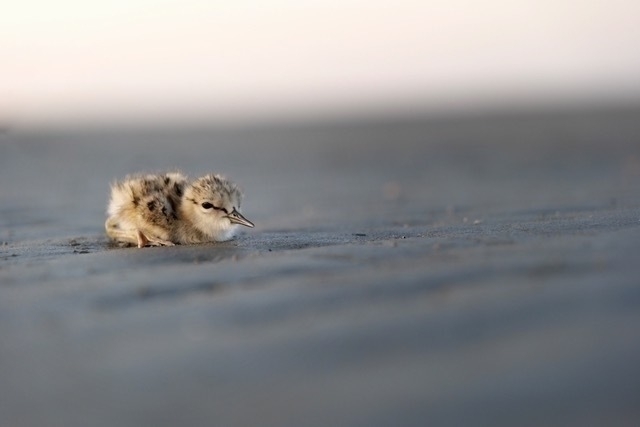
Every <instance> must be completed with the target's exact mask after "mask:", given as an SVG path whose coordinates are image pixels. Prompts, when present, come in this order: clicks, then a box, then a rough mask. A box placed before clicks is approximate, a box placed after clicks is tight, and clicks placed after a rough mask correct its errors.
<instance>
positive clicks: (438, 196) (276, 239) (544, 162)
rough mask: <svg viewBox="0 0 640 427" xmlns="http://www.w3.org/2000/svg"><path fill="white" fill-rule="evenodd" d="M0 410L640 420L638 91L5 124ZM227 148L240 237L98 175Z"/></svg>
mask: <svg viewBox="0 0 640 427" xmlns="http://www.w3.org/2000/svg"><path fill="white" fill-rule="evenodd" d="M0 139H1V141H0V180H1V182H2V184H1V186H0V242H1V243H0V244H1V246H0V284H1V285H0V425H2V426H65V427H70V426H71V427H74V426H77V427H81V426H82V427H84V426H105V427H112V426H143V425H149V426H176V425H207V426H212V425H215V426H381V427H382V426H391V425H394V426H395V425H398V426H427V425H447V426H471V425H473V426H484V425H486V426H516V425H517V426H538V425H544V426H585V425H600V426H611V425H617V426H622V425H628V426H632V425H633V426H635V425H639V423H640V109H639V108H619V109H611V110H591V111H586V110H585V111H582V112H566V111H565V112H553V111H549V112H544V111H542V112H539V113H537V114H533V113H531V114H515V113H514V114H502V115H500V114H495V115H487V116H478V117H466V118H458V119H454V118H441V119H433V118H432V119H429V120H419V119H415V120H413V119H402V120H399V119H396V120H392V119H389V120H377V121H368V122H367V121H362V122H360V123H355V122H354V123H341V124H334V125H328V124H327V125H297V126H290V127H285V126H272V127H254V128H248V129H247V128H245V129H240V128H235V129H234V128H218V129H207V128H206V127H191V128H188V127H184V128H182V129H167V128H165V129H164V130H158V129H146V130H144V129H128V130H119V131H118V130H113V129H106V130H99V129H93V130H84V131H74V132H72V131H67V132H63V131H60V130H58V131H39V132H36V131H32V132H17V131H8V132H5V133H4V134H2V135H0ZM169 167H177V168H180V169H182V170H183V171H184V172H186V173H188V174H190V175H194V176H197V175H199V174H202V173H205V172H209V171H216V172H224V173H226V174H228V175H229V176H231V177H233V178H234V179H235V180H236V181H238V182H239V183H240V184H241V185H242V186H243V187H244V188H245V190H246V202H245V204H244V213H245V214H246V216H247V217H248V218H249V219H251V220H252V221H254V222H255V223H256V224H257V227H256V228H255V229H254V230H246V232H245V233H243V234H242V235H241V236H240V237H239V238H237V239H236V240H234V241H232V242H227V243H222V244H211V245H199V246H177V247H171V248H146V249H142V250H141V249H137V248H125V249H121V248H116V247H112V246H111V245H110V244H109V243H108V242H107V241H106V239H105V237H104V233H103V230H102V224H103V222H104V208H105V205H106V201H107V196H108V184H109V182H110V181H112V180H113V179H115V178H118V177H121V176H123V175H124V174H126V173H129V172H135V171H139V170H147V171H155V170H162V169H165V168H169Z"/></svg>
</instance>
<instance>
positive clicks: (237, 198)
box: [173, 174, 254, 244]
mask: <svg viewBox="0 0 640 427" xmlns="http://www.w3.org/2000/svg"><path fill="white" fill-rule="evenodd" d="M242 196H243V195H242V192H241V191H240V189H239V188H238V187H237V186H236V185H235V184H233V183H232V182H231V181H229V180H228V179H226V178H224V177H223V176H221V175H213V174H210V175H206V176H203V177H202V178H199V179H197V180H195V181H194V182H192V183H191V184H189V185H188V186H186V188H185V191H184V195H183V196H182V203H181V204H180V207H179V208H178V218H179V221H178V222H177V224H176V227H175V228H174V234H173V239H174V240H173V241H174V242H177V243H183V244H184V243H202V242H223V241H226V240H230V239H231V238H232V237H233V236H234V235H235V233H236V232H237V229H238V225H244V226H246V227H251V228H253V226H254V225H253V223H252V222H251V221H249V220H248V219H246V218H245V217H244V216H242V214H241V213H240V204H241V203H242Z"/></svg>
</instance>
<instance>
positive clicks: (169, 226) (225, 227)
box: [105, 172, 254, 248]
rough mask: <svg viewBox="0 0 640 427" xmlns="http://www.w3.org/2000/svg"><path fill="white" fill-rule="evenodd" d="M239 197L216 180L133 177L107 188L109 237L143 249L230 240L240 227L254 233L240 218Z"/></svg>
mask: <svg viewBox="0 0 640 427" xmlns="http://www.w3.org/2000/svg"><path fill="white" fill-rule="evenodd" d="M241 201H242V192H241V191H240V189H238V187H237V186H236V185H235V184H233V183H231V182H230V181H228V180H227V179H226V178H224V177H222V176H220V175H206V176H204V177H202V178H199V179H197V180H195V181H194V182H192V183H188V181H187V178H186V177H185V176H183V175H182V174H181V173H179V172H171V173H166V174H159V175H151V174H149V175H141V174H138V175H131V176H127V177H126V178H125V179H124V180H123V181H120V182H116V183H115V184H113V185H112V187H111V199H110V201H109V207H108V210H107V212H108V219H107V221H106V223H105V228H106V230H107V235H108V236H109V237H110V238H111V239H113V240H115V241H116V242H119V243H123V244H137V245H138V247H139V248H142V247H144V246H173V245H174V244H188V243H203V242H220V241H225V240H229V239H231V238H232V237H233V235H234V234H235V232H236V231H237V228H238V225H244V226H247V227H253V226H254V225H253V223H252V222H251V221H249V220H247V219H246V218H245V217H243V216H242V214H240V203H241Z"/></svg>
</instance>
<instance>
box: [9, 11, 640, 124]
mask: <svg viewBox="0 0 640 427" xmlns="http://www.w3.org/2000/svg"><path fill="white" fill-rule="evenodd" d="M0 1H3V2H4V3H5V4H4V5H2V6H1V7H0V11H1V12H0V124H2V123H9V124H34V123H35V124H38V123H67V122H71V123H73V122H83V121H103V120H107V121H108V120H127V121H129V120H133V121H135V120H150V121H154V120H171V119H176V120H181V119H190V118H199V119H202V120H208V119H211V120H218V119H222V120H226V119H232V120H233V119H240V120H242V119H247V118H249V119H250V118H255V117H258V118H260V117H267V118H268V117H278V116H281V117H287V116H296V115H301V116H304V115H313V114H323V113H330V114H331V113H334V114H337V115H339V114H341V113H349V112H353V111H385V110H394V109H409V108H412V107H414V106H421V107H426V108H432V109H435V110H437V109H440V108H445V109H448V108H458V107H460V108H465V107H468V106H472V107H473V106H482V105H490V104H491V103H500V102H506V103H509V102H521V103H527V102H538V101H545V100H554V99H556V98H557V99H558V100H562V99H574V100H575V99H578V100H580V99H592V98H598V97H609V98H616V97H628V98H634V97H638V98H640V23H639V22H640V1H637V0H607V1H589V0H581V1H578V0H575V1H574V0H537V1H517V0H511V1H509V0H504V1H503V0H484V1H477V0H474V1H471V0H468V1H455V0H434V1H428V0H422V1H409V0H387V1H372V0H369V1H356V0H323V1H301V0H297V1H296V0H269V1H249V0H247V1H242V0H238V1H229V0H226V1H215V0H206V1H205V0H203V1H194V0H179V1H162V0H110V1H102V0H101V1H92V0H56V1H52V0H20V1H7V0H0Z"/></svg>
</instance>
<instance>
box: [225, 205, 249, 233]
mask: <svg viewBox="0 0 640 427" xmlns="http://www.w3.org/2000/svg"><path fill="white" fill-rule="evenodd" d="M227 218H229V221H231V223H232V224H240V225H244V226H246V227H250V228H253V227H254V225H253V223H252V222H251V221H249V220H248V219H247V218H245V217H243V216H242V214H241V213H240V212H238V211H237V210H236V209H235V208H233V211H232V212H231V213H230V214H229V215H227Z"/></svg>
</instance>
